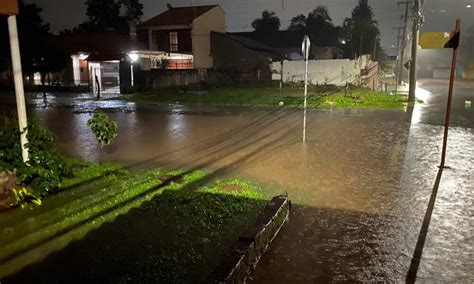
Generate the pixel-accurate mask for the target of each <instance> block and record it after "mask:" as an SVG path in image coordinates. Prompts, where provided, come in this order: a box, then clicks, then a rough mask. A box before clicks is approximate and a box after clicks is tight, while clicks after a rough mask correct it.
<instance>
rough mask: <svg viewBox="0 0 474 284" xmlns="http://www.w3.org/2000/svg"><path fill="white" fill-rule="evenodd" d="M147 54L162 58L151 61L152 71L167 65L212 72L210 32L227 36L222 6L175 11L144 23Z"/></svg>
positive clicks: (183, 8)
mask: <svg viewBox="0 0 474 284" xmlns="http://www.w3.org/2000/svg"><path fill="white" fill-rule="evenodd" d="M139 28H140V29H144V30H147V31H148V50H149V51H158V52H162V53H163V55H162V56H159V57H155V58H152V59H151V63H150V64H151V67H152V68H158V66H159V64H158V63H157V61H160V62H161V63H163V62H167V63H166V68H167V69H210V68H212V67H213V59H212V56H211V32H213V31H214V32H221V33H224V32H225V14H224V10H223V9H222V8H221V7H220V6H219V5H206V6H187V7H172V6H171V5H170V4H168V10H166V11H165V12H163V13H161V14H159V15H157V16H155V17H153V18H151V19H149V20H147V21H145V22H144V23H143V24H141V25H140V27H139Z"/></svg>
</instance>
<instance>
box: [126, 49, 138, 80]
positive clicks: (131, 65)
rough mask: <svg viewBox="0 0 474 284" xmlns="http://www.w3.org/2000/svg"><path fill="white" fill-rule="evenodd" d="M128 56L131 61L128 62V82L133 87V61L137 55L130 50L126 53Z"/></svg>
mask: <svg viewBox="0 0 474 284" xmlns="http://www.w3.org/2000/svg"><path fill="white" fill-rule="evenodd" d="M128 58H129V59H130V61H131V63H132V64H130V83H131V86H132V87H133V63H134V62H135V61H137V60H138V58H139V55H138V54H137V53H135V52H130V53H128Z"/></svg>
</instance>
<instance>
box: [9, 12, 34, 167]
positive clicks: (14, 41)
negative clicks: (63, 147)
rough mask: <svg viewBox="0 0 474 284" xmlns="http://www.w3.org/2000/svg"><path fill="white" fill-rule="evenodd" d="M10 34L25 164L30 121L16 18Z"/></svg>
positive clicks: (11, 25)
mask: <svg viewBox="0 0 474 284" xmlns="http://www.w3.org/2000/svg"><path fill="white" fill-rule="evenodd" d="M8 33H9V35H10V50H11V56H12V66H13V78H14V81H15V94H16V107H17V112H18V125H19V128H20V132H21V134H20V142H21V150H22V152H21V153H22V157H23V162H24V163H27V162H28V161H29V155H28V149H27V147H26V144H28V139H27V127H28V121H27V118H26V106H25V91H24V89H23V75H22V71H21V57H20V44H19V42H18V29H17V24H16V16H14V15H13V16H9V17H8Z"/></svg>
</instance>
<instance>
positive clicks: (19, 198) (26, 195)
mask: <svg viewBox="0 0 474 284" xmlns="http://www.w3.org/2000/svg"><path fill="white" fill-rule="evenodd" d="M12 193H13V196H14V204H12V206H18V205H20V206H21V208H24V207H25V204H29V203H31V204H34V205H37V206H39V205H41V199H40V198H39V197H38V196H36V195H35V194H33V193H31V192H29V191H28V190H26V188H24V187H23V188H22V189H18V190H17V189H14V188H12Z"/></svg>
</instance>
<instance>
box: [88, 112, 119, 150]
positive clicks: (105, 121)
mask: <svg viewBox="0 0 474 284" xmlns="http://www.w3.org/2000/svg"><path fill="white" fill-rule="evenodd" d="M87 126H89V127H90V128H91V130H92V132H93V133H94V135H95V137H96V138H97V142H99V145H100V147H104V146H107V145H109V144H110V143H112V140H114V138H115V137H116V136H117V123H115V121H113V120H111V119H110V118H109V117H108V116H107V115H106V114H105V113H96V114H94V116H92V118H91V119H89V120H88V121H87Z"/></svg>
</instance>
